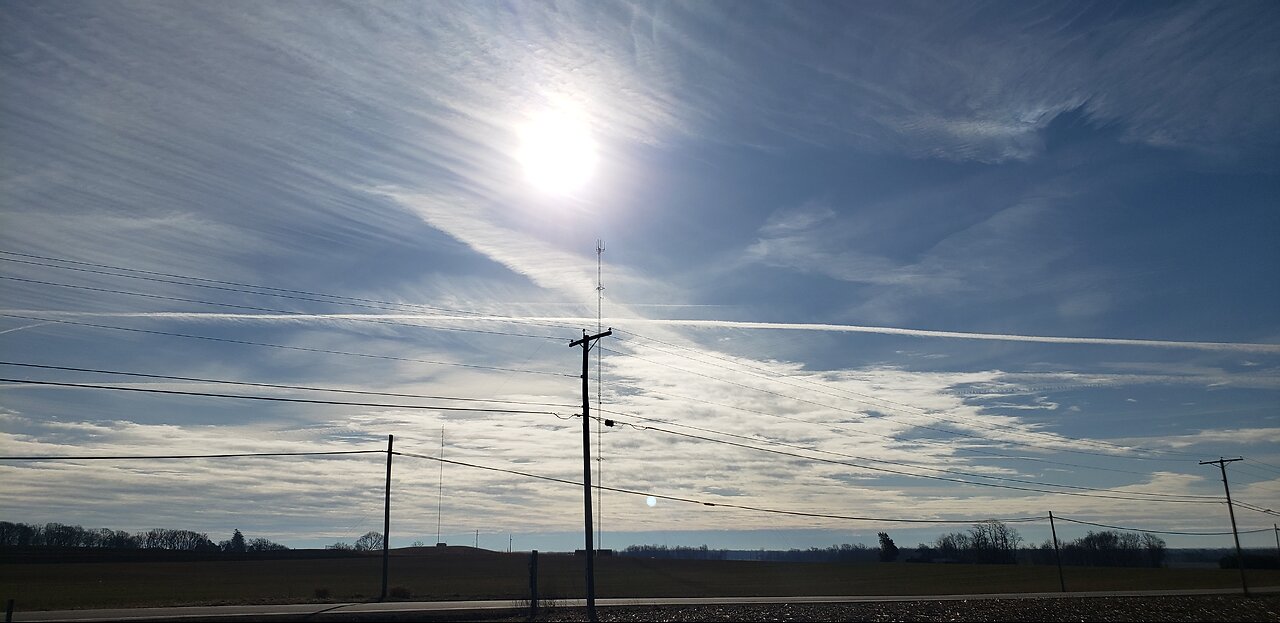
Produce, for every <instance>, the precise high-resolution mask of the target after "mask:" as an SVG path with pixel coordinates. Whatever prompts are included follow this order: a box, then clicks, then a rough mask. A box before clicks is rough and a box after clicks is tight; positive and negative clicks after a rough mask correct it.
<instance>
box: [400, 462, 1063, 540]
mask: <svg viewBox="0 0 1280 623" xmlns="http://www.w3.org/2000/svg"><path fill="white" fill-rule="evenodd" d="M392 454H397V455H401V456H408V457H413V458H418V459H425V460H428V461H440V462H442V463H448V464H450V465H458V466H461V467H471V468H474V469H482V470H487V471H493V472H500V473H505V474H512V475H516V476H524V477H526V478H535V479H538V480H545V481H549V482H555V483H560V484H566V485H573V486H577V487H581V486H583V483H581V482H576V481H573V480H569V479H567V478H557V477H554V476H543V475H540V474H533V473H530V472H524V471H519V470H513V469H506V468H501V467H493V466H489V465H479V464H475V463H468V462H465V461H456V460H453V459H445V458H441V457H435V456H430V455H425V454H416V453H412V452H404V451H400V450H397V451H395V452H392ZM592 488H600V489H603V490H605V491H612V492H614V493H625V494H628V495H638V496H645V497H652V498H655V499H659V500H670V501H673V502H684V503H687V504H698V505H701V506H709V507H721V508H734V509H739V510H747V511H755V512H762V513H773V514H780V515H792V516H800V517H815V518H824V519H844V520H852V521H883V522H896V523H924V524H962V523H974V522H975V520H972V519H964V520H960V519H901V518H888V517H861V516H851V515H838V514H833V513H815V512H806V511H792V510H784V509H775V508H767V507H760V506H748V505H745V504H733V503H728V502H708V501H704V500H698V499H694V498H686V497H680V496H674V495H666V494H662V493H653V492H649V491H637V490H634V489H623V488H620V487H607V486H603V485H592ZM1044 519H1047V517H1039V516H1036V517H1012V518H1003V519H995V520H994V521H1001V522H1004V523H1022V522H1028V521H1042V520H1044ZM977 521H992V519H983V520H977Z"/></svg>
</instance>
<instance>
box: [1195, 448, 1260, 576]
mask: <svg viewBox="0 0 1280 623" xmlns="http://www.w3.org/2000/svg"><path fill="white" fill-rule="evenodd" d="M1243 460H1244V459H1243V458H1234V459H1224V458H1222V457H1218V460H1216V461H1200V464H1201V465H1217V466H1218V469H1220V470H1222V490H1223V491H1225V492H1226V493H1227V514H1229V515H1230V516H1231V536H1232V537H1233V538H1235V540H1236V564H1237V565H1238V566H1239V567H1240V587H1241V588H1242V589H1244V594H1245V595H1248V594H1249V582H1248V581H1246V580H1245V579H1244V553H1243V552H1241V551H1240V531H1239V530H1237V529H1236V511H1235V509H1234V508H1232V506H1231V487H1230V486H1228V485H1227V463H1234V462H1236V461H1243Z"/></svg>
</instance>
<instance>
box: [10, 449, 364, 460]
mask: <svg viewBox="0 0 1280 623" xmlns="http://www.w3.org/2000/svg"><path fill="white" fill-rule="evenodd" d="M386 452H387V451H386V450H330V451H323V452H237V453H232V454H145V455H143V454H128V455H123V454H122V455H115V456H103V455H85V456H67V455H57V456H55V455H49V456H0V461H143V460H146V461H150V460H169V459H237V458H245V457H264V456H334V455H345V454H386Z"/></svg>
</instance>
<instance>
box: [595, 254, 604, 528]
mask: <svg viewBox="0 0 1280 623" xmlns="http://www.w3.org/2000/svg"><path fill="white" fill-rule="evenodd" d="M603 255H604V241H603V240H601V239H599V238H596V333H600V330H601V329H602V328H603V325H602V324H601V323H600V310H601V307H602V304H603V301H604V283H603V281H601V278H600V277H601V274H602V273H601V265H602V261H601V256H603ZM602 356H603V350H602V349H596V413H603V411H601V410H600V402H601V400H602V399H603V396H604V388H603V385H602V382H603V379H604V377H602V376H601V375H600V369H601V360H600V358H601V357H602ZM603 432H604V427H603V426H597V427H596V483H597V484H599V485H601V488H599V489H596V547H598V548H600V549H604V522H603V521H601V517H602V515H603V513H604V504H603V500H604V497H603V494H604V488H603V485H604V480H603V477H604V444H603V443H602V440H603V438H602V437H601V435H602V434H603Z"/></svg>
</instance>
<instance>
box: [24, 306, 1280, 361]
mask: <svg viewBox="0 0 1280 623" xmlns="http://www.w3.org/2000/svg"><path fill="white" fill-rule="evenodd" d="M5 311H13V310H5ZM22 311H23V312H24V313H39V314H43V315H46V316H64V317H65V316H81V317H90V316H92V317H113V318H157V319H159V318H164V319H172V320H204V321H209V320H229V321H264V322H298V321H303V320H328V321H333V320H370V319H378V320H420V321H434V322H440V321H447V322H455V321H456V322H461V321H469V322H477V321H483V322H515V323H520V322H554V323H564V324H579V325H583V326H586V324H587V323H590V324H594V323H595V321H596V319H595V318H586V317H568V316H492V315H482V314H475V315H432V314H234V313H202V312H68V311H57V312H54V311H38V312H37V311H33V310H22ZM604 320H605V321H607V322H608V323H611V324H612V325H613V326H617V327H622V326H626V325H635V324H650V325H661V326H670V327H690V328H702V329H756V330H772V331H825V332H832V333H877V334H881V335H903V336H908V337H919V338H945V339H956V340H987V341H997V342H1034V343H1040V344H1093V345H1102V346H1139V347H1148V348H1186V349H1193V350H1207V351H1231V352H1245V353H1264V354H1280V344H1259V343H1251V342H1192V341H1179V340H1147V339H1131V338H1113V337H1068V336H1054V335H1020V334H1014V333H976V332H971V331H936V330H932V329H909V328H901V327H877V326H867V325H850V324H818V323H793V322H753V321H742V320H678V319H663V318H605V319H604Z"/></svg>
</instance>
